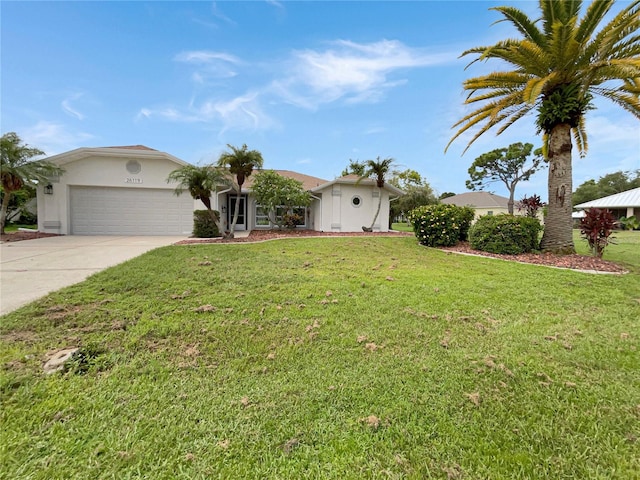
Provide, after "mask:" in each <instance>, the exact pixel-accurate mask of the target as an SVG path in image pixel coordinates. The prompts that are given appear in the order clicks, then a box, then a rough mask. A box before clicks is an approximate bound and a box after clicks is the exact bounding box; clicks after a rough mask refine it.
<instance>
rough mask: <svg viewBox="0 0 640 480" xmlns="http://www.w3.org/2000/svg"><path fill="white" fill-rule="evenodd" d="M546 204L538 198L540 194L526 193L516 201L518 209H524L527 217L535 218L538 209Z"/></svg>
mask: <svg viewBox="0 0 640 480" xmlns="http://www.w3.org/2000/svg"><path fill="white" fill-rule="evenodd" d="M545 205H546V204H545V203H544V202H543V201H542V200H540V195H531V196H530V197H527V196H526V195H525V196H524V197H522V200H520V201H519V202H518V203H517V207H518V211H519V212H521V211H523V210H524V211H525V212H526V213H525V215H526V216H527V217H532V218H536V217H537V216H538V210H540V209H541V208H542V207H544V206H545Z"/></svg>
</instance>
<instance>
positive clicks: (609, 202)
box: [574, 187, 640, 209]
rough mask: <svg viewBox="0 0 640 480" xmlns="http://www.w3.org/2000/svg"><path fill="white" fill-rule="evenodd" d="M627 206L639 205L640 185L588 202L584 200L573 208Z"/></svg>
mask: <svg viewBox="0 0 640 480" xmlns="http://www.w3.org/2000/svg"><path fill="white" fill-rule="evenodd" d="M627 207H640V187H638V188H633V189H631V190H627V191H626V192H620V193H616V194H614V195H609V196H608V197H603V198H599V199H597V200H591V201H590V202H584V203H581V204H579V205H575V206H574V208H579V209H585V208H627Z"/></svg>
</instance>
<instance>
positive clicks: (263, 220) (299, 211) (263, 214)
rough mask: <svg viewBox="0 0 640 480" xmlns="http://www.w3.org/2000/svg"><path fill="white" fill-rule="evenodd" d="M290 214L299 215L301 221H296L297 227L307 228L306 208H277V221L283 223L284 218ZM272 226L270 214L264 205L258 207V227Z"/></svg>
mask: <svg viewBox="0 0 640 480" xmlns="http://www.w3.org/2000/svg"><path fill="white" fill-rule="evenodd" d="M287 212H289V213H290V214H295V215H298V217H299V219H298V220H297V221H296V226H298V227H306V226H307V208H306V207H293V208H291V209H287V208H286V207H284V206H279V207H276V219H277V220H278V221H279V222H281V221H282V217H283V216H284V215H285V214H286V213H287ZM270 226H272V224H271V220H269V214H268V212H267V210H266V208H264V207H263V206H262V205H256V227H270Z"/></svg>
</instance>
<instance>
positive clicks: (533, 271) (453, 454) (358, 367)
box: [0, 236, 640, 479]
mask: <svg viewBox="0 0 640 480" xmlns="http://www.w3.org/2000/svg"><path fill="white" fill-rule="evenodd" d="M625 238H626V237H625ZM630 238H631V241H630V245H633V244H634V243H635V242H636V241H637V237H633V236H631V237H630ZM624 245H626V241H625V242H624V243H621V244H620V245H614V246H612V247H611V250H610V252H611V253H610V254H611V255H612V256H614V257H615V256H616V255H620V256H622V257H624V258H627V259H629V258H631V259H632V260H633V256H632V255H630V254H628V253H619V252H618V253H615V252H616V249H621V248H626V247H624ZM638 263H640V262H639V261H638V259H637V257H636V259H635V266H636V268H637V267H638ZM639 292H640V276H638V275H637V274H636V273H630V274H628V275H623V276H612V275H588V274H583V273H578V272H572V271H563V270H556V269H549V268H545V267H537V266H532V265H522V264H512V263H509V262H503V261H497V260H491V259H486V258H475V257H465V256H458V255H455V254H446V253H444V252H441V251H438V250H434V249H427V248H423V247H420V246H418V245H416V242H415V240H414V239H413V238H379V237H377V238H366V237H357V238H355V237H354V238H331V239H329V238H318V239H292V240H280V241H273V242H266V243H261V244H222V245H198V246H195V245H190V246H181V247H165V248H161V249H158V250H155V251H152V252H149V253H147V254H145V255H143V256H141V257H138V258H136V259H133V260H131V261H129V262H126V263H124V264H122V265H120V266H117V267H114V268H111V269H108V270H106V271H103V272H101V273H98V274H96V275H94V276H92V277H90V278H89V279H88V280H87V281H85V282H83V283H81V284H78V285H75V286H72V287H68V288H66V289H63V290H60V291H59V292H56V293H54V294H51V295H49V296H48V297H46V298H44V299H43V300H41V301H38V302H35V303H33V304H30V305H28V306H25V307H23V308H21V309H20V310H18V311H16V312H14V313H12V314H10V315H7V316H4V317H3V318H2V322H1V325H0V333H1V341H2V343H1V345H2V349H1V351H0V359H1V360H2V364H3V365H4V369H3V371H2V377H1V378H2V381H1V383H0V394H1V398H2V411H1V413H0V415H1V417H0V418H1V419H2V420H1V421H2V442H0V455H1V457H0V458H1V461H0V478H11V479H22V478H24V479H26V478H29V479H58V478H60V479H61V478H92V479H93V478H142V477H144V478H154V479H164V478H189V479H198V478H203V479H204V478H282V479H285V478H317V479H326V478H329V479H332V478H335V479H351V478H354V479H355V478H374V479H375V478H411V479H422V478H465V479H487V478H491V479H501V478H505V479H507V478H508V479H512V478H621V479H622V478H624V479H627V478H638V473H637V472H638V471H640V460H639V459H640V441H639V440H638V437H639V436H640V429H639V425H640V422H639V418H640V406H639V402H638V399H639V398H640V379H639V377H638V371H640V359H639V354H638V350H637V348H638V320H637V319H638V318H640V297H639ZM69 346H79V347H82V349H83V351H84V352H85V353H87V357H86V360H87V362H85V363H83V362H80V360H79V359H77V360H76V362H75V363H74V364H73V368H72V369H70V371H68V372H67V373H58V374H54V375H49V376H47V375H44V374H43V373H42V372H41V365H42V361H43V359H44V358H45V354H46V352H48V351H52V350H55V349H58V348H63V347H69ZM79 367H82V368H79Z"/></svg>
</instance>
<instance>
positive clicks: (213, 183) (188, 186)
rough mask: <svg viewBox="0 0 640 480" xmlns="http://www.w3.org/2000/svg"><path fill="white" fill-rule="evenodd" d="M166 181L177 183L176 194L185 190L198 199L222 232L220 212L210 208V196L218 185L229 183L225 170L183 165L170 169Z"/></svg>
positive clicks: (213, 167) (208, 166)
mask: <svg viewBox="0 0 640 480" xmlns="http://www.w3.org/2000/svg"><path fill="white" fill-rule="evenodd" d="M167 183H177V186H176V188H175V190H174V193H175V194H176V195H182V193H184V191H185V190H187V191H188V192H189V193H190V194H191V196H192V197H193V198H194V199H195V200H200V201H201V202H202V203H203V204H204V206H205V207H207V211H208V212H209V215H210V216H211V220H213V222H214V223H215V224H216V227H218V231H219V232H221V233H222V232H224V228H223V226H222V222H220V214H219V213H218V212H217V211H215V210H213V209H212V208H211V196H212V195H213V194H214V193H215V192H216V190H217V188H218V186H223V185H230V184H231V180H230V178H229V176H228V174H227V172H226V171H225V170H223V169H221V168H219V167H215V166H213V165H203V166H196V165H185V166H184V167H180V168H178V169H176V170H174V171H172V172H171V173H170V174H169V176H168V177H167Z"/></svg>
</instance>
